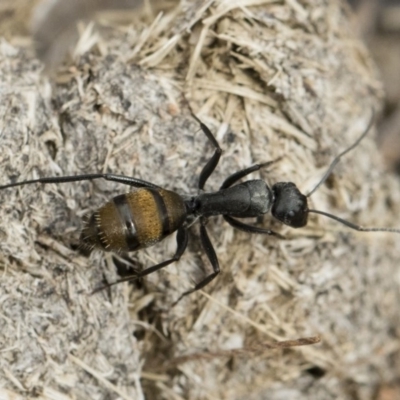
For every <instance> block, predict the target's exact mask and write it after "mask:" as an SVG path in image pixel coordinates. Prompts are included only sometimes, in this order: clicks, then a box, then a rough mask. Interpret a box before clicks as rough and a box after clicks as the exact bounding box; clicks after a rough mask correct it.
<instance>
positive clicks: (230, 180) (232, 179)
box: [220, 157, 282, 189]
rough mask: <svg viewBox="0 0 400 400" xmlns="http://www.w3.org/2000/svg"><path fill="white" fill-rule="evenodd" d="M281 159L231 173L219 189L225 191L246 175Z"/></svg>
mask: <svg viewBox="0 0 400 400" xmlns="http://www.w3.org/2000/svg"><path fill="white" fill-rule="evenodd" d="M281 159H282V157H278V158H276V159H275V160H272V161H267V162H265V163H262V164H254V165H252V166H251V167H248V168H245V169H241V170H240V171H237V172H235V173H233V174H232V175H229V176H228V177H227V178H226V179H225V180H224V183H223V184H222V185H221V187H220V189H226V188H228V187H230V186H232V185H233V184H234V183H235V182H237V181H238V180H239V179H242V178H244V177H245V176H246V175H249V174H251V173H252V172H255V171H258V170H260V169H261V168H266V167H269V166H270V165H272V164H274V163H276V162H278V161H280V160H281Z"/></svg>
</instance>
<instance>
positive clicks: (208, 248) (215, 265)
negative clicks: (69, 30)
mask: <svg viewBox="0 0 400 400" xmlns="http://www.w3.org/2000/svg"><path fill="white" fill-rule="evenodd" d="M205 222H206V219H205V218H201V219H200V240H201V244H202V246H203V248H204V251H205V252H206V255H207V257H208V259H209V260H210V263H211V266H212V269H213V272H212V273H211V274H209V275H207V276H206V277H205V278H204V279H202V280H201V281H200V282H198V283H196V285H195V287H194V288H193V289H190V290H187V291H186V292H184V293H183V294H181V295H180V297H179V298H178V300H176V301H175V302H174V303H173V304H172V307H174V306H175V305H176V304H177V303H179V302H180V301H181V300H182V298H183V297H185V296H187V295H188V294H191V293H193V292H195V291H196V290H200V289H202V288H203V287H204V286H206V285H208V284H209V283H210V282H211V281H212V280H213V279H214V278H215V277H216V276H217V275H218V274H219V272H220V269H219V262H218V258H217V254H216V253H215V250H214V247H213V245H212V243H211V240H210V238H209V236H208V233H207V230H206V225H205Z"/></svg>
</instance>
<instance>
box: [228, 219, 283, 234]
mask: <svg viewBox="0 0 400 400" xmlns="http://www.w3.org/2000/svg"><path fill="white" fill-rule="evenodd" d="M224 219H225V221H226V222H227V223H228V224H229V225H231V226H233V227H234V228H236V229H239V230H241V231H244V232H249V233H259V234H262V235H271V236H276V237H277V238H279V239H285V237H284V236H282V235H281V234H280V233H277V232H274V231H271V230H270V229H264V228H259V227H258V226H253V225H247V224H244V223H243V222H240V221H238V220H237V219H234V218H232V217H229V216H228V215H224Z"/></svg>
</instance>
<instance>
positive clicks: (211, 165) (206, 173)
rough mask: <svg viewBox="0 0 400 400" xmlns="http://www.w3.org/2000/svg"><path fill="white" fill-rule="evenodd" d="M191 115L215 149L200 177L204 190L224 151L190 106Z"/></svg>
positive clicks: (200, 187)
mask: <svg viewBox="0 0 400 400" xmlns="http://www.w3.org/2000/svg"><path fill="white" fill-rule="evenodd" d="M189 110H190V114H191V115H192V117H193V118H194V119H195V120H196V121H197V122H198V123H199V125H200V128H201V130H202V131H203V133H204V134H205V135H206V136H207V139H208V140H209V141H210V142H211V143H212V145H213V146H214V148H215V151H214V154H213V155H212V157H211V158H210V159H209V160H208V162H207V164H206V165H205V166H204V168H203V169H202V171H201V173H200V177H199V189H201V190H203V189H204V185H205V183H206V182H207V179H208V178H209V177H210V175H211V174H212V173H213V172H214V170H215V168H216V166H217V165H218V162H219V159H220V158H221V154H222V149H221V147H219V144H218V142H217V139H215V137H214V135H213V134H212V132H211V131H210V129H209V128H208V127H207V125H205V124H203V122H201V121H200V119H199V118H198V117H196V115H194V113H193V111H192V109H191V108H190V106H189Z"/></svg>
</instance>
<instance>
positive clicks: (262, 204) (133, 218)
mask: <svg viewBox="0 0 400 400" xmlns="http://www.w3.org/2000/svg"><path fill="white" fill-rule="evenodd" d="M190 113H191V115H192V117H193V118H194V119H195V120H196V121H197V122H198V123H199V125H200V128H201V130H202V131H203V133H204V134H205V136H206V137H207V139H208V140H209V141H210V142H211V144H212V145H213V147H214V149H215V151H214V154H213V155H212V157H211V158H210V159H209V160H208V162H207V164H206V165H205V166H204V167H203V169H202V171H201V173H200V176H199V183H198V189H199V194H198V195H197V196H189V195H180V194H178V193H176V192H172V191H170V190H166V189H164V188H162V187H160V186H157V185H155V184H154V183H151V182H147V181H144V180H141V179H136V178H133V177H130V176H124V175H114V174H85V175H75V176H60V177H44V178H39V179H32V180H26V181H23V182H15V183H9V184H7V185H3V186H0V190H3V189H7V188H10V187H14V186H22V185H28V184H33V183H42V184H46V183H65V182H76V181H86V180H93V179H99V178H102V179H105V180H108V181H113V182H118V183H122V184H125V185H128V186H133V187H135V188H137V190H135V191H133V192H130V193H126V194H121V195H119V196H116V197H114V198H113V199H112V200H111V201H109V202H108V203H106V204H105V205H104V206H102V207H101V208H100V209H98V210H97V211H95V212H94V213H93V214H92V216H91V217H90V218H89V219H88V221H87V222H86V224H85V226H84V228H83V230H82V233H81V236H80V241H81V242H82V244H84V245H85V246H88V247H89V248H90V249H94V248H97V249H101V250H104V251H115V252H129V251H136V250H139V249H142V248H145V247H149V246H152V245H154V244H156V243H158V242H160V241H161V240H163V239H164V238H165V237H166V236H168V235H170V234H171V233H173V232H175V231H177V235H176V241H177V249H176V252H175V254H174V256H173V257H172V258H170V259H169V260H166V261H163V262H161V263H159V264H156V265H154V266H152V267H150V268H146V269H144V270H143V271H141V272H138V273H136V274H135V275H133V276H129V277H126V278H123V279H120V280H117V281H116V282H114V283H111V284H109V285H106V286H105V287H108V286H111V285H114V284H116V283H120V282H125V281H130V280H135V279H138V278H141V277H143V276H146V275H148V274H151V273H153V272H155V271H158V270H159V269H161V268H164V267H166V266H167V265H169V264H171V263H173V262H176V261H178V260H179V259H180V258H181V256H182V254H183V253H184V251H185V250H186V247H187V244H188V233H187V231H188V228H189V227H190V226H191V225H192V224H193V223H194V222H196V221H197V220H198V221H199V222H200V240H201V244H202V246H203V248H204V251H205V253H206V255H207V257H208V259H209V260H210V263H211V265H212V269H213V272H212V273H210V274H209V275H207V276H206V277H204V278H203V279H202V280H201V281H200V282H198V283H197V284H195V286H194V288H192V289H190V290H187V291H186V292H184V293H183V294H182V295H181V296H180V297H179V299H178V300H177V301H179V300H180V299H181V298H182V297H184V296H186V295H188V294H190V293H193V292H195V291H196V290H199V289H201V288H203V287H204V286H206V285H207V284H208V283H210V282H211V281H212V280H213V279H214V278H215V277H216V276H217V275H218V274H219V272H220V268H219V263H218V258H217V255H216V253H215V250H214V248H213V245H212V243H211V241H210V238H209V236H208V234H207V230H206V221H207V218H208V217H211V216H216V215H222V216H223V217H224V219H225V221H226V222H228V224H230V225H231V226H233V227H234V228H236V229H239V230H242V231H245V232H249V233H258V234H265V235H273V236H276V237H278V238H283V237H282V236H281V235H280V234H279V233H276V232H274V231H272V230H270V229H265V228H261V227H258V226H254V225H249V224H246V223H243V222H241V221H239V220H238V219H237V218H249V217H255V218H256V217H260V216H262V215H264V214H266V213H268V212H269V211H271V213H272V216H273V217H275V218H276V219H277V220H279V221H281V222H282V223H284V224H286V225H289V226H291V227H293V228H301V227H303V226H305V225H306V224H307V219H308V214H309V213H316V214H321V215H324V216H326V217H328V218H332V219H334V220H336V221H338V222H340V223H342V224H344V225H346V226H347V227H349V228H351V229H354V230H357V231H363V232H372V231H384V232H395V233H400V230H399V229H388V228H363V227H362V226H360V225H356V224H354V223H352V222H349V221H346V220H344V219H342V218H339V217H337V216H335V215H332V214H329V213H326V212H324V211H319V210H312V209H309V208H308V204H307V197H309V196H310V195H311V194H312V193H314V192H315V191H316V190H317V188H318V187H319V186H320V185H321V184H322V183H324V182H325V181H326V179H327V178H328V176H329V175H330V174H331V172H332V170H333V168H334V167H335V166H336V164H337V163H338V162H339V160H340V158H341V157H342V156H344V155H345V154H346V153H348V152H349V151H350V150H352V149H354V148H355V147H356V146H357V145H358V144H359V143H360V142H361V140H362V139H363V138H364V137H365V136H366V135H367V133H368V132H369V130H370V128H371V126H372V123H373V121H374V113H373V115H372V117H371V120H370V122H369V124H368V126H367V128H366V130H365V131H364V132H363V134H362V135H361V136H360V137H359V138H358V139H357V140H356V141H355V143H354V144H352V145H351V146H350V147H349V148H347V149H346V150H344V151H343V152H342V153H340V154H339V155H338V156H337V157H335V158H334V160H333V161H332V163H331V164H330V166H329V168H328V170H327V171H326V173H325V175H324V176H323V177H322V179H321V180H320V182H319V183H318V184H317V185H316V186H315V188H314V189H313V190H311V192H309V193H308V194H307V195H304V194H302V193H301V192H300V191H299V189H298V188H297V187H296V185H295V184H294V183H292V182H278V183H275V184H274V185H272V187H271V188H270V187H269V186H268V185H267V184H266V183H265V182H264V181H263V180H261V179H254V180H247V181H245V182H242V183H237V182H238V181H239V180H240V179H242V178H244V177H245V176H247V175H249V174H250V173H252V172H255V171H258V170H260V169H261V168H265V167H268V166H270V165H271V164H273V163H274V162H276V161H277V160H274V161H269V162H265V163H262V164H255V165H253V166H251V167H249V168H245V169H243V170H240V171H237V172H235V173H233V174H232V175H230V176H229V177H228V178H226V179H225V181H224V182H223V184H222V185H221V187H220V189H219V190H218V191H217V192H211V193H210V192H203V189H204V185H205V184H206V182H207V179H208V178H209V177H210V175H211V174H212V173H213V171H214V170H215V168H216V166H217V165H218V162H219V159H220V157H221V154H222V149H221V147H220V146H219V144H218V142H217V140H216V139H215V137H214V135H213V134H212V133H211V131H210V129H209V128H208V127H207V126H206V125H205V124H203V123H202V122H201V121H200V119H199V118H198V117H196V116H195V115H194V113H193V112H192V111H191V110H190ZM103 288H104V287H102V288H100V289H96V290H94V292H97V291H98V290H101V289H103Z"/></svg>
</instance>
